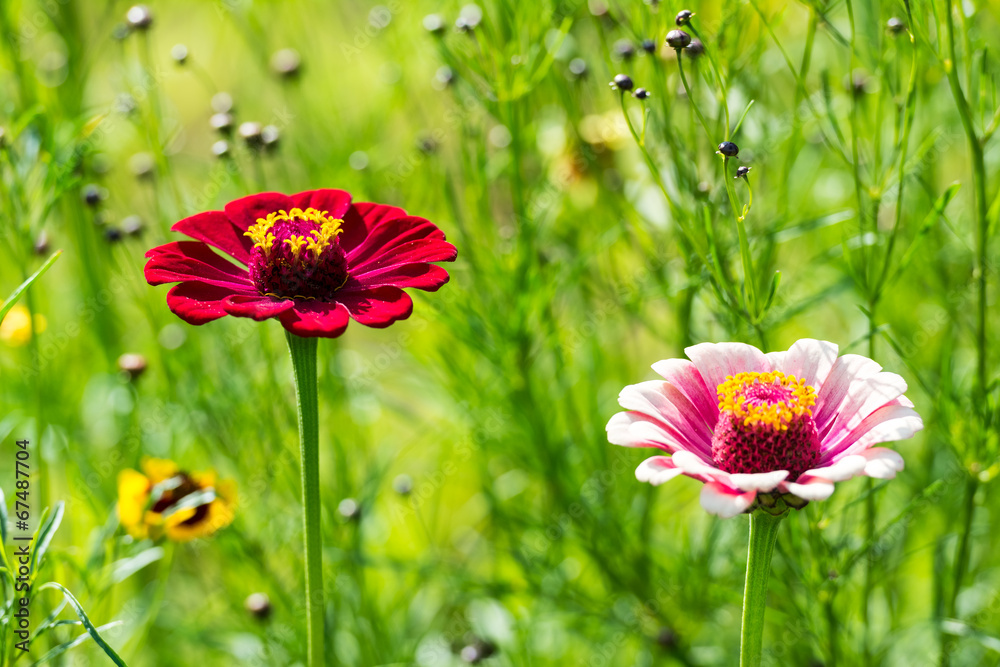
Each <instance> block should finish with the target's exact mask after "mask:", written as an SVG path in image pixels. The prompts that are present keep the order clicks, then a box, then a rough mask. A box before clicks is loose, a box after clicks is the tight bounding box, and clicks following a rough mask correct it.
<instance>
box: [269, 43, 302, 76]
mask: <svg viewBox="0 0 1000 667" xmlns="http://www.w3.org/2000/svg"><path fill="white" fill-rule="evenodd" d="M301 67H302V57H301V56H299V52H298V51H296V50H295V49H281V50H279V51H275V52H274V55H273V56H271V69H272V70H274V73H275V74H277V75H278V76H280V77H282V78H285V79H291V78H294V77H295V76H297V75H298V73H299V68H301Z"/></svg>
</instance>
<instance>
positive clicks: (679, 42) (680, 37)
mask: <svg viewBox="0 0 1000 667" xmlns="http://www.w3.org/2000/svg"><path fill="white" fill-rule="evenodd" d="M690 43H691V35H689V34H687V33H686V32H684V31H683V30H671V31H670V32H668V33H667V46H670V47H673V48H675V49H683V48H684V47H685V46H687V45H688V44H690Z"/></svg>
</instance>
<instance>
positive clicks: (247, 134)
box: [239, 120, 264, 148]
mask: <svg viewBox="0 0 1000 667" xmlns="http://www.w3.org/2000/svg"><path fill="white" fill-rule="evenodd" d="M263 132H264V126H263V125H261V124H260V123H258V122H257V121H252V120H251V121H247V122H245V123H240V129H239V133H240V138H241V139H243V141H245V142H246V145H247V146H249V147H250V148H260V147H261V146H262V145H264V137H263Z"/></svg>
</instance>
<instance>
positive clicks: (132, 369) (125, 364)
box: [118, 353, 146, 380]
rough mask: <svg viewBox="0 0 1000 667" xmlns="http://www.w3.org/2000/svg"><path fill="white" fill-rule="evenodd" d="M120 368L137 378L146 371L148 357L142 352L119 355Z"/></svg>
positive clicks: (130, 376)
mask: <svg viewBox="0 0 1000 667" xmlns="http://www.w3.org/2000/svg"><path fill="white" fill-rule="evenodd" d="M118 370H120V371H121V372H122V373H123V374H124V375H126V376H127V377H128V379H129V380H135V379H137V378H138V377H139V376H140V375H142V374H143V373H144V372H145V371H146V357H144V356H142V355H141V354H134V353H126V354H123V355H122V356H120V357H118Z"/></svg>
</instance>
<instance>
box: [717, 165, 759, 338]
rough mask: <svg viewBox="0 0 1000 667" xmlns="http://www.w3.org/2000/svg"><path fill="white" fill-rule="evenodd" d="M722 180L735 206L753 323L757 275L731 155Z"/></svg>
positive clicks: (752, 321) (755, 315)
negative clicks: (737, 194) (737, 195)
mask: <svg viewBox="0 0 1000 667" xmlns="http://www.w3.org/2000/svg"><path fill="white" fill-rule="evenodd" d="M722 180H723V182H725V184H726V193H727V194H728V195H729V205H730V206H732V207H733V217H735V218H736V232H737V234H738V236H739V241H740V259H741V260H742V262H743V284H744V286H745V288H746V297H747V314H748V316H749V320H750V322H751V323H752V324H755V323H756V319H757V315H758V313H757V276H756V274H755V273H754V268H753V257H752V256H751V255H750V239H749V238H748V237H747V228H746V225H745V224H744V223H743V216H742V215H741V214H740V202H739V200H738V199H737V198H736V189H735V188H734V187H733V184H732V181H731V180H730V178H729V157H728V156H723V158H722Z"/></svg>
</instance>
